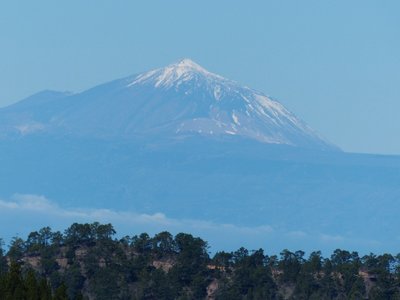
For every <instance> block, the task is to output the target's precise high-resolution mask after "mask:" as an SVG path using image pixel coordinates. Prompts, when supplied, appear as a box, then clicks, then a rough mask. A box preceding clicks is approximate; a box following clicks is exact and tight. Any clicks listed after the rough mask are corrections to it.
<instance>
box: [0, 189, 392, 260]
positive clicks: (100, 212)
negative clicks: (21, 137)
mask: <svg viewBox="0 0 400 300" xmlns="http://www.w3.org/2000/svg"><path fill="white" fill-rule="evenodd" d="M94 221H98V222H101V223H112V224H113V225H114V227H115V228H116V230H117V232H118V235H119V236H124V235H135V234H140V233H142V232H147V233H149V234H155V233H157V232H160V231H165V230H167V231H170V232H171V233H173V234H176V233H178V232H188V233H191V234H193V235H196V236H200V237H202V238H203V239H205V240H207V241H208V242H209V244H210V246H211V248H210V249H211V251H218V250H222V249H224V250H236V249H238V248H239V247H241V246H244V247H246V248H248V249H258V248H263V249H265V250H266V252H267V253H270V254H279V252H280V251H281V250H283V249H285V248H287V249H290V250H292V251H295V250H298V249H301V250H305V251H307V252H310V251H313V250H322V251H323V252H325V253H326V254H329V253H330V252H332V251H333V250H334V249H336V248H345V249H348V250H359V251H360V252H363V250H364V249H365V253H368V252H370V251H375V252H376V251H378V252H379V249H380V247H381V242H379V241H375V240H368V239H357V238H354V237H348V236H345V235H340V234H338V233H334V234H327V233H322V232H313V233H310V232H305V231H302V230H300V229H299V228H295V229H292V230H290V229H285V228H282V227H274V226H273V225H271V224H265V225H263V226H255V227H246V226H238V225H235V224H220V223H215V222H211V221H207V220H190V219H174V218H170V217H168V216H166V215H165V214H163V213H162V212H155V213H151V214H147V213H138V212H133V211H114V210H110V209H82V208H65V207H61V206H59V205H58V204H56V203H55V202H53V201H50V200H49V199H47V198H46V197H44V196H39V195H22V194H15V195H14V196H12V197H11V198H10V199H8V200H4V199H3V200H0V226H1V227H0V228H1V229H0V237H3V238H4V239H5V240H6V241H9V240H10V239H11V237H12V236H16V235H17V236H21V237H22V238H25V237H26V236H27V234H28V233H29V232H30V231H33V230H38V229H40V228H41V227H44V226H50V227H52V228H53V230H64V229H65V228H67V227H68V226H69V225H71V224H72V223H74V222H78V223H83V222H94ZM389 250H390V249H389Z"/></svg>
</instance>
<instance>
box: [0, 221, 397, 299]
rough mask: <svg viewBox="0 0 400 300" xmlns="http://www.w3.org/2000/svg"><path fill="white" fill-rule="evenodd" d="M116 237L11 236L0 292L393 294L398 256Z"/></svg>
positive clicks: (76, 233)
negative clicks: (213, 247)
mask: <svg viewBox="0 0 400 300" xmlns="http://www.w3.org/2000/svg"><path fill="white" fill-rule="evenodd" d="M115 234H116V232H115V230H114V228H113V226H112V225H111V224H99V223H92V224H77V223H75V224H72V225H71V226H70V227H69V228H68V229H66V230H65V231H64V232H63V233H61V232H54V231H52V230H51V229H50V228H49V227H45V228H42V229H40V230H39V231H34V232H31V233H30V234H29V236H28V237H27V238H26V240H24V239H21V238H14V239H13V240H12V242H11V244H10V247H8V248H7V250H5V247H4V245H3V247H2V249H1V251H0V299H29V300H36V299H38V300H39V299H45V300H46V299H49V300H51V299H221V300H222V299H226V300H235V299H400V255H396V256H393V255H390V254H383V255H374V254H370V255H366V256H362V257H360V256H359V255H358V253H357V252H348V251H345V250H340V249H338V250H335V251H334V253H333V254H332V255H331V256H330V257H322V255H321V253H320V252H319V251H316V252H312V253H310V254H309V255H307V256H305V253H304V252H303V251H296V252H291V251H289V250H283V251H282V252H281V253H280V255H271V256H270V255H267V254H266V253H264V251H263V250H262V249H259V250H252V251H249V250H247V249H244V248H240V249H239V250H237V251H235V252H218V253H215V254H214V255H212V256H211V255H210V254H209V252H208V245H207V242H206V241H204V240H202V239H201V238H198V237H193V236H192V235H190V234H186V233H179V234H177V235H176V236H173V235H171V234H170V233H168V232H161V233H159V234H156V235H154V236H153V237H150V236H149V235H148V234H146V233H142V234H140V235H138V236H125V237H123V238H120V239H116V238H115ZM221 238H223V237H221Z"/></svg>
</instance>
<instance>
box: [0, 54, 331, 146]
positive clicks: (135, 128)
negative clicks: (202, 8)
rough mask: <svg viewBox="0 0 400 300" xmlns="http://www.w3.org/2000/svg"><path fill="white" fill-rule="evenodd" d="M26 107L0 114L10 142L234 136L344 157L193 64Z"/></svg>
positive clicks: (278, 110)
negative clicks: (22, 137)
mask: <svg viewBox="0 0 400 300" xmlns="http://www.w3.org/2000/svg"><path fill="white" fill-rule="evenodd" d="M41 97H42V98H46V99H45V100H43V99H42V98H41ZM51 97H52V101H50V100H51V99H50V98H51ZM48 99H50V100H48ZM22 103H24V104H25V105H21V103H17V104H16V105H14V106H10V107H8V108H6V109H2V110H0V117H1V119H3V120H8V122H7V124H6V125H7V126H5V124H4V123H3V124H2V123H0V126H1V129H0V130H1V131H2V132H3V135H4V134H5V131H7V130H8V131H10V128H11V129H14V131H17V132H18V131H19V132H20V133H21V134H27V133H30V132H34V131H36V132H37V131H42V132H62V133H69V134H73V135H81V136H82V135H89V136H92V137H93V136H97V137H123V138H132V137H134V136H154V137H156V136H163V137H165V136H169V137H170V138H184V137H187V136H193V135H201V136H208V137H213V138H221V137H224V136H229V135H234V136H239V137H243V138H248V139H253V140H257V141H259V142H263V143H270V144H286V145H292V146H300V147H306V148H314V149H324V150H326V149H329V150H335V149H337V148H336V147H335V146H333V145H331V144H330V143H328V142H327V141H325V140H324V139H323V138H321V137H320V136H319V135H318V134H317V133H316V132H315V131H314V130H312V129H311V128H310V127H309V126H308V125H307V124H306V123H304V122H303V121H302V120H300V119H299V118H297V117H296V116H295V115H294V114H292V113H291V112H290V111H288V110H287V109H286V108H285V107H284V106H283V105H282V104H280V103H279V102H277V101H274V100H271V99H270V98H268V97H267V96H266V95H264V94H263V93H260V92H258V91H255V90H252V89H250V88H247V87H242V86H240V85H239V84H237V83H236V82H234V81H231V80H228V79H225V78H223V77H221V76H219V75H216V74H213V73H210V72H208V71H207V70H205V69H203V68H202V67H201V66H199V65H197V64H196V63H194V62H193V61H191V60H189V59H184V60H181V61H179V62H177V63H175V64H171V65H169V66H167V67H164V68H160V69H156V70H152V71H149V72H145V73H142V74H139V75H134V76H129V77H127V78H124V79H120V80H116V81H113V82H110V83H106V84H103V85H100V86H97V87H94V88H92V89H90V90H87V91H85V92H82V93H79V94H72V95H68V94H57V93H52V95H49V94H48V93H46V94H39V95H36V96H34V97H31V99H26V100H25V101H23V102H22ZM33 103H34V104H33ZM29 104H31V105H29ZM32 110H35V111H37V110H39V111H41V112H42V113H33V112H32ZM10 116H12V118H11V117H10ZM10 120H11V124H10Z"/></svg>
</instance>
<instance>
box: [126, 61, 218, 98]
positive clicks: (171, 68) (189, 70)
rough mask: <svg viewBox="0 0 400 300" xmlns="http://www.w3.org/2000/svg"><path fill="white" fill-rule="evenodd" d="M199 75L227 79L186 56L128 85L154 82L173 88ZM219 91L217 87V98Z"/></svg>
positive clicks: (212, 78) (143, 75)
mask: <svg viewBox="0 0 400 300" xmlns="http://www.w3.org/2000/svg"><path fill="white" fill-rule="evenodd" d="M199 75H200V76H202V77H204V78H209V79H210V80H215V79H217V80H225V79H224V78H223V77H221V76H219V75H217V74H214V73H211V72H209V71H207V70H206V69H204V68H203V67H201V66H200V65H198V64H196V63H195V62H194V61H192V60H191V59H188V58H185V59H182V60H180V61H178V62H177V63H174V64H171V65H168V66H166V67H164V68H159V69H155V70H152V71H149V72H146V73H144V74H141V75H139V76H137V77H136V78H135V79H134V81H133V82H131V83H129V84H128V87H130V86H133V85H136V84H144V83H153V84H154V87H156V88H159V87H163V88H171V87H173V86H179V85H181V84H182V83H184V82H187V81H190V80H192V79H194V78H195V77H196V76H199ZM218 93H219V92H218V89H216V99H217V98H218Z"/></svg>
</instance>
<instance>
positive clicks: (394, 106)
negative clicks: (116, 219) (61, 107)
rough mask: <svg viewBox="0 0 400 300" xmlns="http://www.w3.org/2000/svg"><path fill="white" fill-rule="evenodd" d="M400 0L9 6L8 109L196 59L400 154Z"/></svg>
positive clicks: (344, 135) (3, 17) (46, 0)
mask: <svg viewBox="0 0 400 300" xmlns="http://www.w3.org/2000/svg"><path fill="white" fill-rule="evenodd" d="M399 11H400V2H399V1H390V0H387V1H368V0H354V1H344V0H335V1H320V0H314V1H308V0H305V1H297V0H293V1H266V0H260V1H231V0H229V1H228V0H219V1H215V0H202V1H182V0H180V1H179V0H169V1H165V0H146V1H126V0H119V1H102V0H86V1H78V0H70V1H64V2H61V1H51V0H42V1H11V0H5V1H1V3H0V49H1V50H0V85H1V89H0V106H5V105H8V104H11V103H13V102H15V101H17V100H20V99H22V98H24V97H26V96H28V95H30V94H32V93H35V92H37V91H40V90H43V89H55V90H71V91H81V90H84V89H86V88H89V87H92V86H94V85H96V84H99V83H102V82H105V81H108V80H112V79H115V78H119V77H123V76H127V75H130V74H134V73H138V72H141V71H145V70H148V69H151V68H154V67H159V66H163V65H166V64H169V63H171V62H174V61H176V60H178V59H180V58H183V57H189V58H192V59H193V60H195V61H196V62H198V63H199V64H201V65H203V66H204V67H205V68H207V69H209V70H210V71H213V72H216V73H219V74H221V75H223V76H225V77H228V78H231V79H234V80H236V81H239V82H241V83H243V84H245V85H248V86H251V87H253V88H256V89H258V90H261V91H263V92H265V93H267V94H268V95H270V96H272V97H273V98H275V99H276V100H279V101H280V102H282V103H283V104H284V105H286V106H287V107H288V108H289V109H290V110H291V111H293V112H294V113H296V114H297V115H298V116H300V117H301V118H302V119H304V120H305V121H306V122H308V123H309V124H310V125H311V126H312V127H313V128H314V129H316V130H318V131H319V132H320V133H322V135H324V136H325V137H326V138H328V139H329V140H331V141H332V142H334V143H336V144H337V145H339V146H340V147H342V149H344V150H346V151H352V152H368V153H383V154H400V139H399V138H398V133H399V132H400V120H399V118H398V111H400V101H399V100H400V84H399V83H400V55H399V53H400V38H399V37H400V18H399V17H398V12H399Z"/></svg>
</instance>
